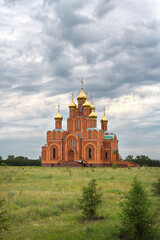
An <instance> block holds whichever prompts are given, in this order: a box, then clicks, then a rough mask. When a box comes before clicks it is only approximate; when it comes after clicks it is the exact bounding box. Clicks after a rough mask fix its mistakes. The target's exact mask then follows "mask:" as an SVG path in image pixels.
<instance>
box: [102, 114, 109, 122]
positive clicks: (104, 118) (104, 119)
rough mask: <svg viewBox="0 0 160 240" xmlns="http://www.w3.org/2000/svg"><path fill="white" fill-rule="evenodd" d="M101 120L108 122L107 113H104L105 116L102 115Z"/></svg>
mask: <svg viewBox="0 0 160 240" xmlns="http://www.w3.org/2000/svg"><path fill="white" fill-rule="evenodd" d="M101 121H103V122H108V119H107V118H106V116H105V113H104V114H103V117H102V119H101Z"/></svg>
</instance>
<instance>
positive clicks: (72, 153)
mask: <svg viewBox="0 0 160 240" xmlns="http://www.w3.org/2000/svg"><path fill="white" fill-rule="evenodd" d="M68 161H70V162H73V161H74V151H73V150H69V152H68Z"/></svg>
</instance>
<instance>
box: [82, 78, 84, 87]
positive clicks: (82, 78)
mask: <svg viewBox="0 0 160 240" xmlns="http://www.w3.org/2000/svg"><path fill="white" fill-rule="evenodd" d="M81 83H82V87H81V88H83V83H84V82H83V78H82V80H81Z"/></svg>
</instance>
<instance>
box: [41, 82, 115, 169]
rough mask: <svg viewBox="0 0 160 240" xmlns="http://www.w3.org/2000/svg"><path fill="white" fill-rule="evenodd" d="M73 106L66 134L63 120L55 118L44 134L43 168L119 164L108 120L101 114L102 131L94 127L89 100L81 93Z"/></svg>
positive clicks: (93, 117)
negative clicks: (52, 125) (53, 123)
mask: <svg viewBox="0 0 160 240" xmlns="http://www.w3.org/2000/svg"><path fill="white" fill-rule="evenodd" d="M77 101H78V102H77V104H75V102H74V99H73V94H72V101H71V103H70V105H69V117H68V119H67V131H65V130H63V129H62V121H63V117H62V116H61V114H60V109H59V105H58V113H57V115H56V116H55V128H54V129H53V130H52V131H48V132H47V141H46V144H45V145H44V146H43V147H42V166H44V167H51V166H52V167H54V166H55V167H56V166H67V164H68V166H69V164H72V166H74V165H75V166H111V165H112V164H113V163H114V162H116V163H118V162H119V151H118V140H117V136H116V134H114V133H111V132H109V131H108V120H107V118H106V116H105V109H104V114H103V117H102V119H101V129H98V128H97V115H96V113H95V106H94V104H93V101H92V97H91V102H90V103H89V102H88V100H87V95H86V94H85V93H84V91H83V81H82V87H81V91H80V94H79V95H78V97H77Z"/></svg>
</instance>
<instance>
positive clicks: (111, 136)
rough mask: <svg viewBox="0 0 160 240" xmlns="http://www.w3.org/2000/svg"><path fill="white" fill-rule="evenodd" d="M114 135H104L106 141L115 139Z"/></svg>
mask: <svg viewBox="0 0 160 240" xmlns="http://www.w3.org/2000/svg"><path fill="white" fill-rule="evenodd" d="M113 137H114V135H104V139H113Z"/></svg>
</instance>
